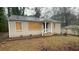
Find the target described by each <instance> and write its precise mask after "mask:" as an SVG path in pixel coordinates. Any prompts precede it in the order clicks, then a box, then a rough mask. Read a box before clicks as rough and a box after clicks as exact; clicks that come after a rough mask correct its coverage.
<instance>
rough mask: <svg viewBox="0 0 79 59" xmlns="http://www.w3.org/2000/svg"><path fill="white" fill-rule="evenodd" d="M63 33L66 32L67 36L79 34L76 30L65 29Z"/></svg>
mask: <svg viewBox="0 0 79 59" xmlns="http://www.w3.org/2000/svg"><path fill="white" fill-rule="evenodd" d="M65 32H67V34H71V35H79V33H78V32H77V31H76V30H72V29H67V30H65Z"/></svg>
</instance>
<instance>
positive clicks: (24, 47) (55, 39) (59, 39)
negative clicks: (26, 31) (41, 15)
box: [0, 36, 79, 51]
mask: <svg viewBox="0 0 79 59" xmlns="http://www.w3.org/2000/svg"><path fill="white" fill-rule="evenodd" d="M0 50H1V51H41V50H43V51H44V50H48V51H72V50H73V51H78V50H79V37H78V36H51V37H40V38H32V39H30V40H28V39H26V40H15V41H6V43H4V44H0Z"/></svg>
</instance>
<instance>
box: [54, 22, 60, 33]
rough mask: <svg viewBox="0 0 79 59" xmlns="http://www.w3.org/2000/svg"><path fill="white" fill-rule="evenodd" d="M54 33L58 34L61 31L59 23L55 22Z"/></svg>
mask: <svg viewBox="0 0 79 59" xmlns="http://www.w3.org/2000/svg"><path fill="white" fill-rule="evenodd" d="M54 33H55V34H60V33H61V24H60V23H55V29H54Z"/></svg>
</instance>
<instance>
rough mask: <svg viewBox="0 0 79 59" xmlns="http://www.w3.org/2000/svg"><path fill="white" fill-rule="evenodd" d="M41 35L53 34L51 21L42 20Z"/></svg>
mask: <svg viewBox="0 0 79 59" xmlns="http://www.w3.org/2000/svg"><path fill="white" fill-rule="evenodd" d="M42 25H43V26H42V28H43V29H42V36H45V35H53V34H54V26H53V23H52V22H47V21H45V22H43V23H42Z"/></svg>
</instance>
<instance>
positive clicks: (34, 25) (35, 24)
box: [28, 22, 42, 30]
mask: <svg viewBox="0 0 79 59" xmlns="http://www.w3.org/2000/svg"><path fill="white" fill-rule="evenodd" d="M41 27H42V25H41V23H39V22H29V24H28V28H29V30H38V29H41Z"/></svg>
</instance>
